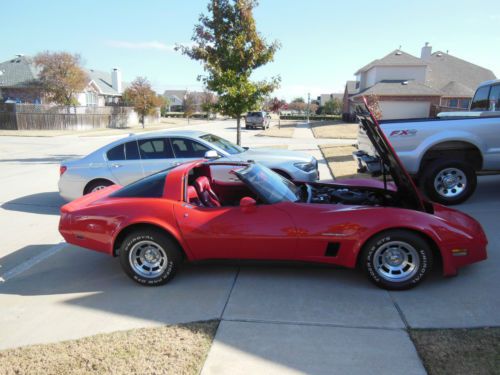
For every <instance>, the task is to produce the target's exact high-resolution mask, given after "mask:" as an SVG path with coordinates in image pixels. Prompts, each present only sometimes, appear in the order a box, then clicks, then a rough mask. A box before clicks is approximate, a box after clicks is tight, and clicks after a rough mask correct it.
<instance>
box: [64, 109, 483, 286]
mask: <svg viewBox="0 0 500 375" xmlns="http://www.w3.org/2000/svg"><path fill="white" fill-rule="evenodd" d="M359 119H360V121H361V123H362V125H363V126H364V128H365V130H366V132H367V134H368V136H369V138H370V139H371V141H372V142H373V144H374V146H375V148H376V149H377V151H378V153H379V155H380V157H381V160H382V164H383V166H382V170H383V177H384V178H383V179H380V180H375V179H372V180H369V179H368V180H345V181H336V182H316V183H304V182H298V181H289V180H287V179H285V178H283V177H281V176H280V175H278V174H276V173H274V172H272V171H271V170H269V169H268V168H266V167H264V166H262V165H259V164H256V163H252V162H248V163H233V162H221V161H216V160H199V161H196V162H190V163H186V164H182V165H179V166H176V167H173V168H170V169H167V170H164V171H162V172H159V173H157V174H154V175H151V176H149V177H146V178H144V179H142V180H139V181H137V182H135V183H132V184H130V185H128V186H125V187H120V186H110V187H108V188H106V189H104V190H101V191H97V192H95V193H92V194H89V195H86V196H84V197H82V198H79V199H77V200H75V201H73V202H71V203H69V204H66V205H65V206H63V207H62V209H61V220H60V224H59V230H60V232H61V234H62V235H63V236H64V238H65V239H66V241H67V242H69V243H71V244H75V245H78V246H82V247H86V248H89V249H92V250H95V251H99V252H103V253H106V254H108V255H111V256H116V257H119V258H120V262H121V265H122V267H123V270H124V271H125V273H126V274H127V275H129V276H130V277H131V278H132V279H134V280H135V281H137V282H139V283H141V284H144V285H159V284H164V283H166V282H167V281H169V280H170V279H172V277H173V276H174V274H175V273H176V271H177V269H178V268H179V266H180V264H181V262H182V261H184V260H189V261H194V260H204V259H261V260H288V261H290V260H292V261H306V262H320V263H330V264H336V265H341V266H345V267H351V268H354V267H356V266H359V267H361V268H362V269H363V270H364V272H365V273H366V274H367V276H368V278H369V279H370V280H371V281H373V282H374V283H375V284H376V285H378V286H380V287H383V288H386V289H408V288H411V287H413V286H415V285H417V284H418V283H419V282H420V281H422V279H423V278H424V277H425V276H426V275H427V274H428V273H429V271H430V269H431V267H432V265H433V264H434V263H437V264H442V271H443V274H444V275H446V276H448V275H455V274H456V273H457V269H458V268H459V267H462V266H465V265H467V264H470V263H474V262H478V261H481V260H484V259H486V256H487V255H486V245H487V239H486V236H485V234H484V232H483V230H482V228H481V226H480V224H479V223H478V222H477V221H476V220H474V219H473V218H471V217H470V216H468V215H466V214H463V213H461V212H459V211H456V210H453V209H450V208H447V207H444V206H441V205H439V204H433V203H431V202H428V201H426V200H424V199H423V198H422V197H421V196H420V194H419V192H418V191H417V189H416V187H415V185H414V184H413V181H412V180H411V178H410V177H409V175H408V174H407V173H406V171H405V170H404V168H403V167H402V165H401V163H400V161H399V159H398V157H397V155H396V154H395V152H394V150H393V149H392V147H391V146H390V144H389V142H388V141H387V139H386V138H385V136H384V134H383V133H382V131H381V130H380V128H379V127H378V124H377V122H376V121H375V119H374V118H373V117H372V116H371V115H370V114H369V113H365V114H360V115H359ZM388 180H391V181H388Z"/></svg>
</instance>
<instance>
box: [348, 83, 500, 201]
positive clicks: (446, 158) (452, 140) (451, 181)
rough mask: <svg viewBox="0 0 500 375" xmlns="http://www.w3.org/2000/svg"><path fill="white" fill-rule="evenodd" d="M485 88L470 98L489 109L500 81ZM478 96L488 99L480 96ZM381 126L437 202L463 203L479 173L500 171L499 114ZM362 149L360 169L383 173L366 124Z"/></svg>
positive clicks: (360, 134) (361, 129)
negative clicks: (488, 103)
mask: <svg viewBox="0 0 500 375" xmlns="http://www.w3.org/2000/svg"><path fill="white" fill-rule="evenodd" d="M484 87H486V88H487V91H488V92H487V93H483V94H478V93H476V96H475V99H474V100H473V102H472V103H473V104H472V105H473V107H474V108H476V109H478V108H479V106H481V105H484V106H485V107H484V108H486V106H487V105H486V102H490V101H491V100H492V99H491V98H492V95H494V99H495V100H496V103H497V105H498V103H499V100H500V98H499V95H500V85H499V84H492V85H489V86H484ZM480 90H482V87H480V88H479V89H478V92H479V91H480ZM478 95H479V96H481V97H483V96H484V97H485V99H478ZM480 103H483V104H480ZM465 113H473V112H465ZM477 113H478V114H479V113H480V112H477ZM380 126H381V129H382V130H383V132H384V133H385V135H386V136H387V137H388V139H389V141H390V142H391V144H392V146H393V147H394V149H395V150H396V152H397V154H398V156H399V158H400V159H401V161H402V162H403V164H404V166H405V168H406V169H407V170H408V172H409V173H410V174H411V175H412V177H413V178H414V179H415V181H417V182H418V183H419V185H420V187H421V188H422V189H423V191H424V192H425V193H426V194H427V196H428V197H429V198H430V199H432V200H433V201H435V202H439V203H441V204H446V205H452V204H458V203H462V202H464V201H466V200H467V199H468V198H469V197H470V196H471V195H472V194H473V193H474V191H475V189H476V184H477V174H479V173H491V172H498V171H500V131H499V129H500V112H496V115H495V113H493V112H491V113H489V115H488V116H479V115H478V116H454V117H443V118H432V119H429V118H424V119H402V120H382V121H380ZM358 148H359V151H357V152H355V153H354V157H355V159H356V160H357V161H358V167H359V168H358V169H359V171H361V172H364V171H368V172H371V173H380V159H379V157H378V155H377V153H376V152H375V150H374V149H373V147H372V146H371V143H370V142H369V140H368V138H367V135H366V132H365V129H364V126H363V125H362V124H360V127H359V132H358Z"/></svg>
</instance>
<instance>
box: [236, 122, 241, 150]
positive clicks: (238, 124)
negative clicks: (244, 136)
mask: <svg viewBox="0 0 500 375" xmlns="http://www.w3.org/2000/svg"><path fill="white" fill-rule="evenodd" d="M236 144H237V145H238V146H241V117H240V116H238V117H236Z"/></svg>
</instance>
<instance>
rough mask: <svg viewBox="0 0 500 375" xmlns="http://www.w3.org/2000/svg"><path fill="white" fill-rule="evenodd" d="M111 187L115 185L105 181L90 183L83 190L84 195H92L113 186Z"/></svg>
mask: <svg viewBox="0 0 500 375" xmlns="http://www.w3.org/2000/svg"><path fill="white" fill-rule="evenodd" d="M111 185H114V184H113V183H112V182H111V181H109V180H104V179H99V180H94V181H90V182H89V183H88V184H87V186H85V189H84V190H83V195H87V194H90V193H92V192H93V191H96V190H100V189H104V188H105V187H107V186H111Z"/></svg>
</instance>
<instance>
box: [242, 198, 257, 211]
mask: <svg viewBox="0 0 500 375" xmlns="http://www.w3.org/2000/svg"><path fill="white" fill-rule="evenodd" d="M256 206H257V202H256V201H255V199H253V198H250V197H243V198H241V200H240V207H241V210H242V211H243V212H253V211H255V208H256Z"/></svg>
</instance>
